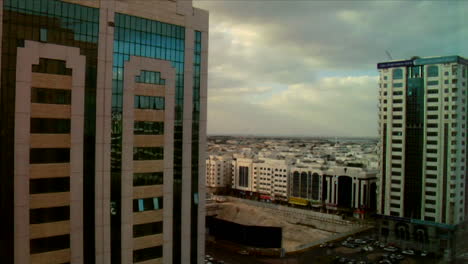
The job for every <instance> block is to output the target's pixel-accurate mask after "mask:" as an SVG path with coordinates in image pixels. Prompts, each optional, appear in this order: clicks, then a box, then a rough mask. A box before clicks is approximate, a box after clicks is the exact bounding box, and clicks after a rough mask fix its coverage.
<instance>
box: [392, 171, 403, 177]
mask: <svg viewBox="0 0 468 264" xmlns="http://www.w3.org/2000/svg"><path fill="white" fill-rule="evenodd" d="M392 176H401V172H400V171H392Z"/></svg>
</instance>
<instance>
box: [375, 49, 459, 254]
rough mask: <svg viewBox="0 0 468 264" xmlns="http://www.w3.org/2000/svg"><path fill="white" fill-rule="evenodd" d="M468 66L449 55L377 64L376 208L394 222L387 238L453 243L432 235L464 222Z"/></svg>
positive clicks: (385, 223)
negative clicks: (434, 238)
mask: <svg viewBox="0 0 468 264" xmlns="http://www.w3.org/2000/svg"><path fill="white" fill-rule="evenodd" d="M467 64H468V61H467V60H466V59H464V58H462V57H459V56H447V57H431V58H419V57H414V58H412V59H410V60H404V61H391V62H384V63H379V64H378V65H377V67H378V69H379V72H380V80H379V87H380V90H379V134H380V139H381V142H380V147H381V157H380V168H381V170H380V181H379V195H378V197H379V202H378V210H379V213H380V214H381V215H382V217H383V219H391V220H394V221H383V222H382V223H383V225H382V230H381V231H382V234H383V235H387V236H390V237H392V235H394V236H395V237H396V238H399V239H405V240H417V241H418V242H420V243H423V244H430V245H431V246H434V247H438V248H449V247H450V244H449V243H450V242H449V241H450V239H449V238H447V239H444V238H442V239H440V240H437V241H435V240H432V239H430V238H431V237H445V236H441V235H440V234H441V233H444V232H448V233H450V230H454V228H455V226H456V225H457V224H460V223H461V222H463V221H465V219H466V212H467V210H466V209H467V208H466V198H467V196H466V195H467V193H466V168H467V159H466V152H467V137H466V127H467V121H466V118H467V93H466V90H467ZM436 227H437V228H436ZM435 244H437V245H435Z"/></svg>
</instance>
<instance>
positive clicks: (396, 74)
mask: <svg viewBox="0 0 468 264" xmlns="http://www.w3.org/2000/svg"><path fill="white" fill-rule="evenodd" d="M392 74H393V76H392V78H393V79H394V80H399V79H403V70H402V69H394V70H393V72H392Z"/></svg>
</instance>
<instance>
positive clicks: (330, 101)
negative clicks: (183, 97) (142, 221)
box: [194, 0, 468, 136]
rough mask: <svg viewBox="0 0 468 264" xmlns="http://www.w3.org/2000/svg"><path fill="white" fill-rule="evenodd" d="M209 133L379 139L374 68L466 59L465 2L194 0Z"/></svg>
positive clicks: (467, 8)
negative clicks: (203, 50) (204, 43)
mask: <svg viewBox="0 0 468 264" xmlns="http://www.w3.org/2000/svg"><path fill="white" fill-rule="evenodd" d="M194 5H195V6H197V7H200V8H203V9H206V10H208V11H209V12H210V43H209V52H210V53H209V80H208V133H209V134H211V135H213V134H249V135H286V136H304V135H305V136H377V92H378V90H377V86H378V84H377V78H378V72H377V70H376V64H377V62H382V61H386V60H388V57H387V55H386V53H385V51H386V50H388V51H389V52H390V54H391V56H392V57H393V59H406V58H409V57H411V56H415V55H417V56H422V57H423V56H437V55H462V56H464V57H468V26H467V25H468V16H467V15H466V14H468V1H464V0H461V1H456V0H451V1H450V0H448V1H391V0H379V1H370V0H368V1H337V0H333V1H317V0H309V1H294V0H283V1H280V0H261V1H255V0H249V1H241V0H224V1H221V0H194Z"/></svg>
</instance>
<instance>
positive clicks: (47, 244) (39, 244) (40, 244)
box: [29, 235, 70, 254]
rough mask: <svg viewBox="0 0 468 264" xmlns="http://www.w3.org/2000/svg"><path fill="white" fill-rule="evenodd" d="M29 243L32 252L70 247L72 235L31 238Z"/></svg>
mask: <svg viewBox="0 0 468 264" xmlns="http://www.w3.org/2000/svg"><path fill="white" fill-rule="evenodd" d="M29 245H30V253H31V254H37V253H43V252H48V251H55V250H60V249H66V248H70V235H61V236H53V237H45V238H36V239H31V240H30V243H29Z"/></svg>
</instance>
